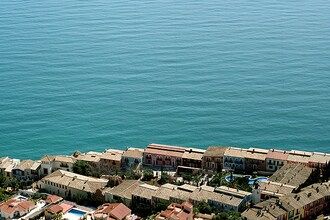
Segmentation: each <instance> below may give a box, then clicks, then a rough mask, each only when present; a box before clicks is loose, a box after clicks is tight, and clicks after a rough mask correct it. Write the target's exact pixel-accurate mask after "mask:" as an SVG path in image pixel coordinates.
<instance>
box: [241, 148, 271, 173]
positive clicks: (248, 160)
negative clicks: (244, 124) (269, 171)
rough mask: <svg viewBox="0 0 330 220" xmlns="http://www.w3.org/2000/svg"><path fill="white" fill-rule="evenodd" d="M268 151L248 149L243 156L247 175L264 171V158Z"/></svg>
mask: <svg viewBox="0 0 330 220" xmlns="http://www.w3.org/2000/svg"><path fill="white" fill-rule="evenodd" d="M267 154H268V150H265V149H259V148H249V149H247V151H246V154H245V167H246V170H247V171H248V172H249V173H252V172H258V173H264V172H265V171H266V156H267Z"/></svg>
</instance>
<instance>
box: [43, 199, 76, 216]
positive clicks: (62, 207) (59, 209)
mask: <svg viewBox="0 0 330 220" xmlns="http://www.w3.org/2000/svg"><path fill="white" fill-rule="evenodd" d="M73 207H74V206H73V205H71V204H69V203H65V202H62V203H59V204H53V205H50V206H49V207H48V208H47V209H46V210H45V219H46V220H53V219H56V217H63V215H64V214H65V213H67V212H68V211H69V210H70V209H72V208H73Z"/></svg>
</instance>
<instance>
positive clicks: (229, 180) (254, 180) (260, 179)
mask: <svg viewBox="0 0 330 220" xmlns="http://www.w3.org/2000/svg"><path fill="white" fill-rule="evenodd" d="M235 177H246V178H248V181H249V185H253V184H255V183H256V182H266V181H268V177H265V176H259V177H256V178H252V176H250V175H245V176H244V175H235V174H234V175H233V176H231V175H228V176H226V177H225V180H226V181H227V182H231V181H232V180H233V179H235Z"/></svg>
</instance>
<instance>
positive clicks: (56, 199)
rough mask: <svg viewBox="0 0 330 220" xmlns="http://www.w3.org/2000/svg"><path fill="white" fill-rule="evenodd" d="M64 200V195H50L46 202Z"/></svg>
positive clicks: (53, 202)
mask: <svg viewBox="0 0 330 220" xmlns="http://www.w3.org/2000/svg"><path fill="white" fill-rule="evenodd" d="M62 200H63V198H62V197H60V196H57V195H48V196H47V198H46V199H45V202H46V203H47V204H55V203H59V202H61V201H62Z"/></svg>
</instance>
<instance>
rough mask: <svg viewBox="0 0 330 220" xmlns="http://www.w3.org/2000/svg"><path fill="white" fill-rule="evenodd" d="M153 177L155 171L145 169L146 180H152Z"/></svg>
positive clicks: (144, 176) (144, 177) (144, 178)
mask: <svg viewBox="0 0 330 220" xmlns="http://www.w3.org/2000/svg"><path fill="white" fill-rule="evenodd" d="M152 178H154V172H153V171H152V170H151V169H149V168H147V169H145V170H143V179H142V180H144V181H150V180H151V179H152Z"/></svg>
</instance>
